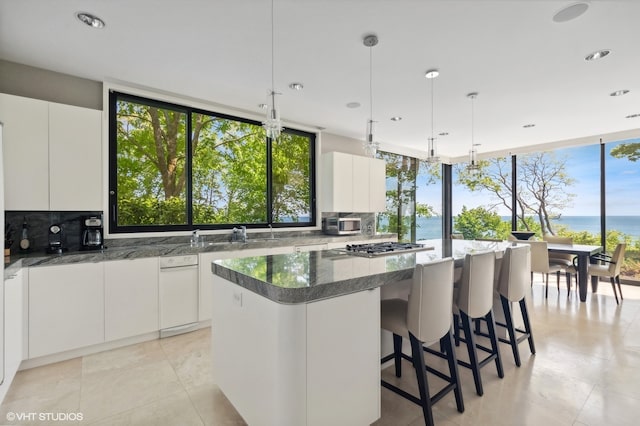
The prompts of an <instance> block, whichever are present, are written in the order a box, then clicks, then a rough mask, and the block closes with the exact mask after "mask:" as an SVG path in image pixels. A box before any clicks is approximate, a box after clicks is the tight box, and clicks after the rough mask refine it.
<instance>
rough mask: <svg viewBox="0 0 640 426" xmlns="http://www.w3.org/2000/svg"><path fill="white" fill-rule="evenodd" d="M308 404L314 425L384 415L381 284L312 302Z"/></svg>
mask: <svg viewBox="0 0 640 426" xmlns="http://www.w3.org/2000/svg"><path fill="white" fill-rule="evenodd" d="M345 348H348V355H347V356H348V358H349V359H351V360H357V362H346V361H345ZM328 407H329V408H330V409H328ZM307 410H308V411H307V424H308V425H310V426H313V425H335V424H343V425H365V424H366V425H368V424H371V423H373V422H374V421H376V420H377V419H378V418H379V417H380V289H378V288H376V289H373V290H367V291H361V292H358V293H353V294H348V295H345V296H340V297H334V298H332V299H328V300H322V301H319V302H314V303H309V304H308V305H307Z"/></svg>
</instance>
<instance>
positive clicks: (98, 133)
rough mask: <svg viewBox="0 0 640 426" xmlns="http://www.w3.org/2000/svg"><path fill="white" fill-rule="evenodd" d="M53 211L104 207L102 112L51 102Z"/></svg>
mask: <svg viewBox="0 0 640 426" xmlns="http://www.w3.org/2000/svg"><path fill="white" fill-rule="evenodd" d="M49 189H50V206H51V207H50V209H51V210H102V112H101V111H98V110H94V109H87V108H80V107H75V106H71V105H62V104H56V103H50V104H49Z"/></svg>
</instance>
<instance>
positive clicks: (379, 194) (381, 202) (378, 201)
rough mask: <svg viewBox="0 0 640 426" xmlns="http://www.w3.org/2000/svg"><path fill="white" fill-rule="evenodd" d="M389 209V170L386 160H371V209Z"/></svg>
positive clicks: (377, 210)
mask: <svg viewBox="0 0 640 426" xmlns="http://www.w3.org/2000/svg"><path fill="white" fill-rule="evenodd" d="M386 209H387V170H386V164H385V162H384V160H379V159H377V158H371V159H370V160H369V210H367V211H368V212H383V211H385V210H386Z"/></svg>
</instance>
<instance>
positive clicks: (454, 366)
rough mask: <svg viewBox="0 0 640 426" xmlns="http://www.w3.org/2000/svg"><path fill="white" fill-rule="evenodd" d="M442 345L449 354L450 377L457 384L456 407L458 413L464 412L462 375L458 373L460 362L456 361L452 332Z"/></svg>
mask: <svg viewBox="0 0 640 426" xmlns="http://www.w3.org/2000/svg"><path fill="white" fill-rule="evenodd" d="M440 344H441V345H442V346H443V348H444V352H445V353H446V354H447V362H448V363H449V376H450V377H451V382H452V383H455V389H454V390H453V394H454V395H455V397H456V407H457V408H458V412H460V413H463V412H464V401H463V400H462V388H461V387H460V374H459V373H458V360H457V359H456V351H455V349H454V348H453V336H452V335H451V332H449V333H447V334H446V335H445V336H444V337H443V338H442V339H440Z"/></svg>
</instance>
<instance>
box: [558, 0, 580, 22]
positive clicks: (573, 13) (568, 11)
mask: <svg viewBox="0 0 640 426" xmlns="http://www.w3.org/2000/svg"><path fill="white" fill-rule="evenodd" d="M587 9H589V4H588V3H585V2H579V3H574V4H571V5H569V6H567V7H563V8H562V9H560V10H559V11H558V12H556V14H555V15H553V22H567V21H571V20H573V19H576V18H577V17H578V16H580V15H582V14H583V13H585V12H586V11H587Z"/></svg>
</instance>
